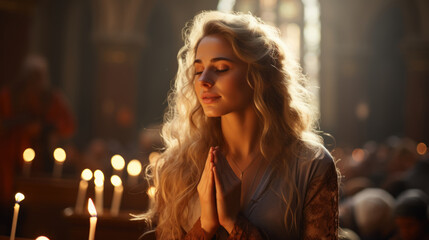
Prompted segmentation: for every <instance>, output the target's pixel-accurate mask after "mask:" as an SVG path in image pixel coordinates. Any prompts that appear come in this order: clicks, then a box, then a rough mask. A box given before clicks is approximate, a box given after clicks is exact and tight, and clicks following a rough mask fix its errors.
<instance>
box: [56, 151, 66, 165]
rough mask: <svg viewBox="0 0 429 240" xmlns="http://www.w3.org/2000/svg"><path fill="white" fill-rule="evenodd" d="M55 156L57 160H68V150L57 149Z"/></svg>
mask: <svg viewBox="0 0 429 240" xmlns="http://www.w3.org/2000/svg"><path fill="white" fill-rule="evenodd" d="M54 158H55V160H56V161H57V162H64V161H65V160H66V151H64V149H62V148H57V149H55V151H54Z"/></svg>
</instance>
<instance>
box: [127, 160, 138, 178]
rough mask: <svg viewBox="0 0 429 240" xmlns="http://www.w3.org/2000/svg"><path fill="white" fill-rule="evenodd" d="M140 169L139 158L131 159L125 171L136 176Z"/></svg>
mask: <svg viewBox="0 0 429 240" xmlns="http://www.w3.org/2000/svg"><path fill="white" fill-rule="evenodd" d="M141 171H142V164H141V163H140V161H139V160H136V159H134V160H131V161H130V162H129V163H128V165H127V172H128V174H129V175H131V176H138V175H139V174H140V173H141Z"/></svg>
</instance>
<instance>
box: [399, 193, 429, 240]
mask: <svg viewBox="0 0 429 240" xmlns="http://www.w3.org/2000/svg"><path fill="white" fill-rule="evenodd" d="M428 204H429V197H428V195H426V194H425V193H424V192H422V191H421V190H418V189H409V190H407V191H405V192H403V193H402V194H401V195H399V196H398V198H397V200H396V204H395V211H394V215H395V225H396V229H397V235H396V236H395V237H393V238H392V240H428V239H429V220H428Z"/></svg>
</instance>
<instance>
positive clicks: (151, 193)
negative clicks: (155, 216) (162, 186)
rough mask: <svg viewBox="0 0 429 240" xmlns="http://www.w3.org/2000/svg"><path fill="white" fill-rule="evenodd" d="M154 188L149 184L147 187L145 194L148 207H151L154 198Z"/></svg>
mask: <svg viewBox="0 0 429 240" xmlns="http://www.w3.org/2000/svg"><path fill="white" fill-rule="evenodd" d="M155 193H156V188H155V187H154V186H151V187H149V188H148V189H147V195H148V196H149V209H151V208H152V206H153V203H154V200H155Z"/></svg>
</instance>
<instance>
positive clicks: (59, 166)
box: [53, 148, 66, 178]
mask: <svg viewBox="0 0 429 240" xmlns="http://www.w3.org/2000/svg"><path fill="white" fill-rule="evenodd" d="M54 159H55V165H54V173H53V176H54V177H56V178H60V177H61V174H62V171H63V164H64V161H65V160H66V152H65V151H64V149H62V148H57V149H55V151H54Z"/></svg>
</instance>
